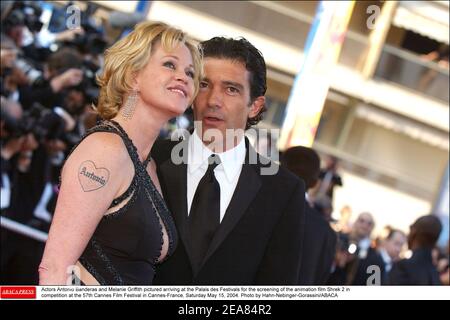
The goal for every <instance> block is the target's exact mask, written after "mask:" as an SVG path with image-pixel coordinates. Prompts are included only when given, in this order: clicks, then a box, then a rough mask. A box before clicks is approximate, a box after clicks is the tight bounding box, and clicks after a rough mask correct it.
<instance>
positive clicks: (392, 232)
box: [386, 228, 406, 240]
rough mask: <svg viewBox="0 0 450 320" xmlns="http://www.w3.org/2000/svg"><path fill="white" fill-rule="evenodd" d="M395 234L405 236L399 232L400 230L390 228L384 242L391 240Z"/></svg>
mask: <svg viewBox="0 0 450 320" xmlns="http://www.w3.org/2000/svg"><path fill="white" fill-rule="evenodd" d="M396 233H399V234H401V235H402V236H406V235H405V233H404V232H403V231H401V230H400V229H395V228H390V229H389V233H388V235H387V237H386V240H391V239H392V238H393V237H394V236H395V234H396Z"/></svg>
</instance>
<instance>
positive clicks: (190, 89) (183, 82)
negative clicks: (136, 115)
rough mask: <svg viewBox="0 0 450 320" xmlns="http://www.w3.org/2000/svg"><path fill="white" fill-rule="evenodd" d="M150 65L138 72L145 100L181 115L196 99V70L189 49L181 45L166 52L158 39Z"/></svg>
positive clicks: (138, 83) (139, 83)
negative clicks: (194, 95)
mask: <svg viewBox="0 0 450 320" xmlns="http://www.w3.org/2000/svg"><path fill="white" fill-rule="evenodd" d="M152 51H153V52H152V54H151V56H150V59H149V61H148V63H147V65H146V66H145V67H144V68H143V69H142V70H141V71H140V72H139V73H138V74H137V76H136V83H137V86H138V90H139V92H140V93H139V96H140V99H141V100H142V102H143V103H144V104H145V105H147V106H151V107H153V108H157V109H161V110H163V111H165V112H168V113H169V114H170V116H171V117H173V116H177V115H179V114H182V113H183V112H184V111H185V110H186V108H187V107H188V106H189V105H190V103H191V102H192V100H193V98H194V97H193V94H194V91H195V90H194V75H195V72H198V70H194V64H193V62H192V55H191V52H190V51H189V49H188V48H187V47H186V46H185V45H184V44H181V45H180V46H178V47H176V48H175V49H174V50H173V51H171V52H167V51H165V50H164V48H163V47H162V46H161V44H160V42H159V41H158V42H157V43H156V44H155V45H154V47H153V49H152Z"/></svg>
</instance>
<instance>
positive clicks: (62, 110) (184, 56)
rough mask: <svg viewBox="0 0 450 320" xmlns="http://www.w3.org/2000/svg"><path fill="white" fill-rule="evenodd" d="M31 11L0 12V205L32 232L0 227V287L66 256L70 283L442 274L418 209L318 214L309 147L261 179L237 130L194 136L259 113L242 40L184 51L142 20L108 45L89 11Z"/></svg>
mask: <svg viewBox="0 0 450 320" xmlns="http://www.w3.org/2000/svg"><path fill="white" fill-rule="evenodd" d="M2 6H3V2H2ZM30 10H34V12H33V14H32V15H29V14H27V12H30ZM39 10H40V9H39V6H35V5H33V3H32V2H30V3H28V2H23V3H15V4H12V5H9V6H8V7H5V8H3V7H2V21H1V23H2V34H1V75H0V76H1V78H0V80H1V131H0V134H1V215H2V217H6V218H9V219H12V220H14V221H16V222H19V223H21V224H24V225H27V226H29V227H32V228H34V229H37V230H40V231H43V232H46V233H49V239H48V241H47V243H42V242H39V241H36V240H34V239H32V238H30V237H27V236H25V235H23V234H19V233H17V232H15V231H10V230H8V229H6V228H3V227H2V229H1V275H0V277H1V278H0V283H2V284H38V283H40V284H65V283H66V277H67V267H68V266H74V265H76V266H77V267H78V269H79V270H81V273H77V274H76V277H75V278H74V281H75V282H76V281H79V282H78V283H80V282H81V283H82V284H152V283H154V284H161V285H164V284H206V285H211V284H216V285H226V284H249V285H251V284H255V285H258V284H262V285H272V284H290V285H437V284H448V283H449V252H448V246H447V248H446V249H445V250H442V249H440V248H438V247H437V246H436V243H437V240H438V237H439V235H440V233H441V231H442V226H441V223H440V221H439V219H437V218H436V217H435V216H433V215H425V216H423V217H420V218H419V219H417V220H416V221H415V222H412V224H411V228H410V231H409V233H408V234H405V233H404V232H403V231H401V230H398V229H395V228H393V227H390V226H387V227H386V228H385V231H386V232H385V234H384V235H381V236H378V237H377V238H376V239H375V238H373V235H372V232H373V230H374V226H375V222H376V221H375V217H373V216H372V215H371V214H370V213H369V212H363V213H360V214H359V215H358V217H357V218H356V219H355V221H354V222H353V223H351V208H350V207H346V208H342V210H341V219H339V220H338V221H336V220H334V219H332V213H333V206H332V204H333V190H334V188H335V187H344V181H343V179H342V178H341V176H340V175H339V173H338V159H336V158H334V157H331V156H330V157H329V158H327V159H323V160H324V161H323V162H325V166H323V167H322V168H321V159H320V157H319V155H318V154H317V152H316V151H314V150H313V149H312V148H306V147H300V146H299V147H293V148H290V149H288V150H285V151H284V152H283V153H282V154H281V156H280V167H279V169H278V170H277V172H275V173H274V174H272V175H264V174H261V173H260V171H261V169H262V168H264V167H265V166H267V161H266V160H267V159H263V158H262V157H260V156H259V155H256V153H254V149H253V148H252V146H251V145H249V141H248V139H246V138H245V137H244V136H243V135H242V134H241V135H239V134H238V135H236V136H234V137H233V139H232V142H231V143H230V145H229V144H225V143H222V144H220V143H218V142H224V141H217V139H211V137H212V136H211V135H208V134H205V133H204V132H203V130H206V131H207V129H216V130H218V131H219V133H223V136H225V132H226V130H228V129H233V130H236V131H239V130H240V132H244V130H246V129H249V128H250V127H252V126H254V125H256V124H257V123H258V122H259V121H260V120H261V118H262V116H263V113H264V111H265V97H264V95H265V91H266V66H265V62H264V58H263V57H262V55H261V53H260V52H259V51H258V49H257V48H255V47H254V46H253V45H252V44H251V43H250V42H248V41H247V40H245V39H242V38H241V39H229V38H223V37H217V38H213V39H210V40H207V41H205V42H203V43H201V49H198V48H197V46H196V45H194V44H193V40H191V39H190V38H189V37H188V36H187V35H186V34H185V33H184V32H183V31H181V30H179V29H176V28H173V27H170V26H168V25H165V24H163V23H151V22H144V23H141V24H139V25H137V26H136V27H135V29H134V31H133V32H131V33H129V34H128V35H127V36H125V37H123V38H122V39H121V40H120V41H117V42H114V43H108V41H107V40H106V37H105V36H104V31H103V30H102V28H101V26H95V25H92V24H91V23H90V22H89V21H85V22H84V24H83V25H82V26H80V28H77V29H74V30H69V31H63V30H56V29H54V30H52V28H51V27H48V26H47V27H46V28H47V29H46V30H45V32H44V31H43V29H42V25H40V24H39V23H38V21H36V20H35V19H34V18H32V17H36V16H37V17H38V16H39V15H40V13H39ZM108 46H111V47H110V48H109V49H108V50H107V51H106V54H105V53H104V52H105V49H106V48H107V47H108ZM202 55H203V69H202V67H201V64H202V63H201V62H200V59H201V56H202ZM202 73H204V74H202ZM191 105H192V110H193V111H192V110H191V109H187V108H188V107H189V106H191ZM93 106H94V107H93ZM182 115H184V118H185V119H190V120H196V125H201V126H202V127H201V128H200V127H196V126H195V127H193V128H192V130H193V131H192V130H191V132H190V133H191V136H190V138H188V139H186V140H184V141H185V144H186V146H187V147H186V149H184V150H185V153H184V154H183V155H181V158H183V157H185V158H188V159H191V160H192V159H194V162H188V164H187V165H186V163H184V162H183V163H182V164H180V163H175V162H176V161H174V159H173V152H174V151H173V150H174V149H177V148H178V147H177V143H178V141H176V142H174V141H169V140H164V138H167V136H168V134H169V131H168V130H167V129H168V128H171V127H172V126H173V124H174V121H173V120H171V119H173V118H174V117H176V116H182ZM185 121H187V122H189V121H188V120H185ZM167 123H168V124H167ZM191 124H192V121H191ZM186 127H188V125H186ZM202 132H203V133H202ZM228 142H229V141H228ZM181 145H183V142H181ZM177 150H178V149H177ZM253 157H254V159H256V161H255V162H254V163H248V161H247V160H249V159H252V158H253ZM196 161H197V162H198V163H197V162H196ZM236 162H237V163H236ZM63 167H64V170H63ZM349 201H351V199H349ZM205 213H212V214H209V215H205ZM205 228H206V229H205ZM142 239H146V241H142ZM406 249H409V250H410V251H408V252H409V254H410V256H407V254H406V252H407V250H406ZM44 251H45V253H44ZM38 270H39V271H38Z"/></svg>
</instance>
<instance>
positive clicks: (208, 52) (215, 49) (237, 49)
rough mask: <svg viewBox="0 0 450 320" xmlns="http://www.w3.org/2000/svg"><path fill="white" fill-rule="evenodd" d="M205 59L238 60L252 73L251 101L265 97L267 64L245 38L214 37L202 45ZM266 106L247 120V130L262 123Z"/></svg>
mask: <svg viewBox="0 0 450 320" xmlns="http://www.w3.org/2000/svg"><path fill="white" fill-rule="evenodd" d="M201 47H202V49H203V56H204V58H218V59H229V60H236V61H239V62H242V63H244V65H245V68H246V69H247V71H249V72H250V101H251V102H253V101H254V100H255V99H256V98H257V97H260V96H264V95H265V94H266V90H267V83H266V63H265V61H264V57H263V56H262V54H261V52H260V51H259V50H258V49H256V48H255V47H254V46H253V45H252V44H251V43H250V42H248V41H247V40H246V39H245V38H238V39H232V38H224V37H214V38H212V39H209V40H207V41H203V42H202V43H201ZM266 110H267V109H266V106H265V105H264V106H263V108H262V109H261V111H260V112H259V113H258V114H257V115H256V116H255V117H253V118H249V119H247V125H246V128H245V129H246V130H247V129H249V128H250V127H251V126H253V125H256V124H257V123H258V122H259V121H261V119H262V116H263V113H264V112H265V111H266Z"/></svg>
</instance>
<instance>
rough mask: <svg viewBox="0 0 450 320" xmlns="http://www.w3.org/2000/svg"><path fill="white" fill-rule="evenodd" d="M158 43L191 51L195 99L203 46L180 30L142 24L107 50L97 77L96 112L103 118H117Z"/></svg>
mask: <svg viewBox="0 0 450 320" xmlns="http://www.w3.org/2000/svg"><path fill="white" fill-rule="evenodd" d="M157 41H161V45H162V47H163V48H164V50H166V51H167V52H171V51H173V50H174V49H175V48H177V47H178V46H179V45H180V44H184V45H186V47H187V48H188V49H189V51H190V52H191V55H192V61H193V65H194V86H195V91H194V96H193V97H195V95H196V94H197V92H198V88H199V82H200V79H201V76H202V55H201V52H200V49H199V47H198V46H197V45H196V44H195V43H194V41H193V40H192V39H191V38H189V37H188V36H187V35H186V33H184V32H183V31H181V30H180V29H177V28H174V27H171V26H169V25H167V24H165V23H162V22H150V21H146V22H141V23H139V24H138V25H136V27H135V29H134V30H133V31H132V32H131V33H130V34H128V35H127V36H126V37H124V38H122V39H121V40H119V41H118V42H116V43H115V44H114V45H113V46H111V47H110V48H108V49H107V50H106V51H105V63H104V66H103V73H102V74H101V75H99V76H97V83H98V84H99V86H100V94H99V98H98V104H97V107H96V111H97V113H98V114H99V115H100V116H101V117H102V118H104V119H111V118H114V117H115V116H116V115H117V113H118V112H119V109H120V107H121V106H122V104H123V103H124V101H123V99H124V97H125V96H126V95H127V94H128V93H129V92H131V91H132V89H133V88H132V80H133V76H134V75H135V74H136V73H137V72H138V71H139V70H141V69H143V68H144V67H145V66H146V65H147V63H148V61H149V59H150V55H151V54H152V47H153V45H154V44H155V43H156V42H157Z"/></svg>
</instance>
